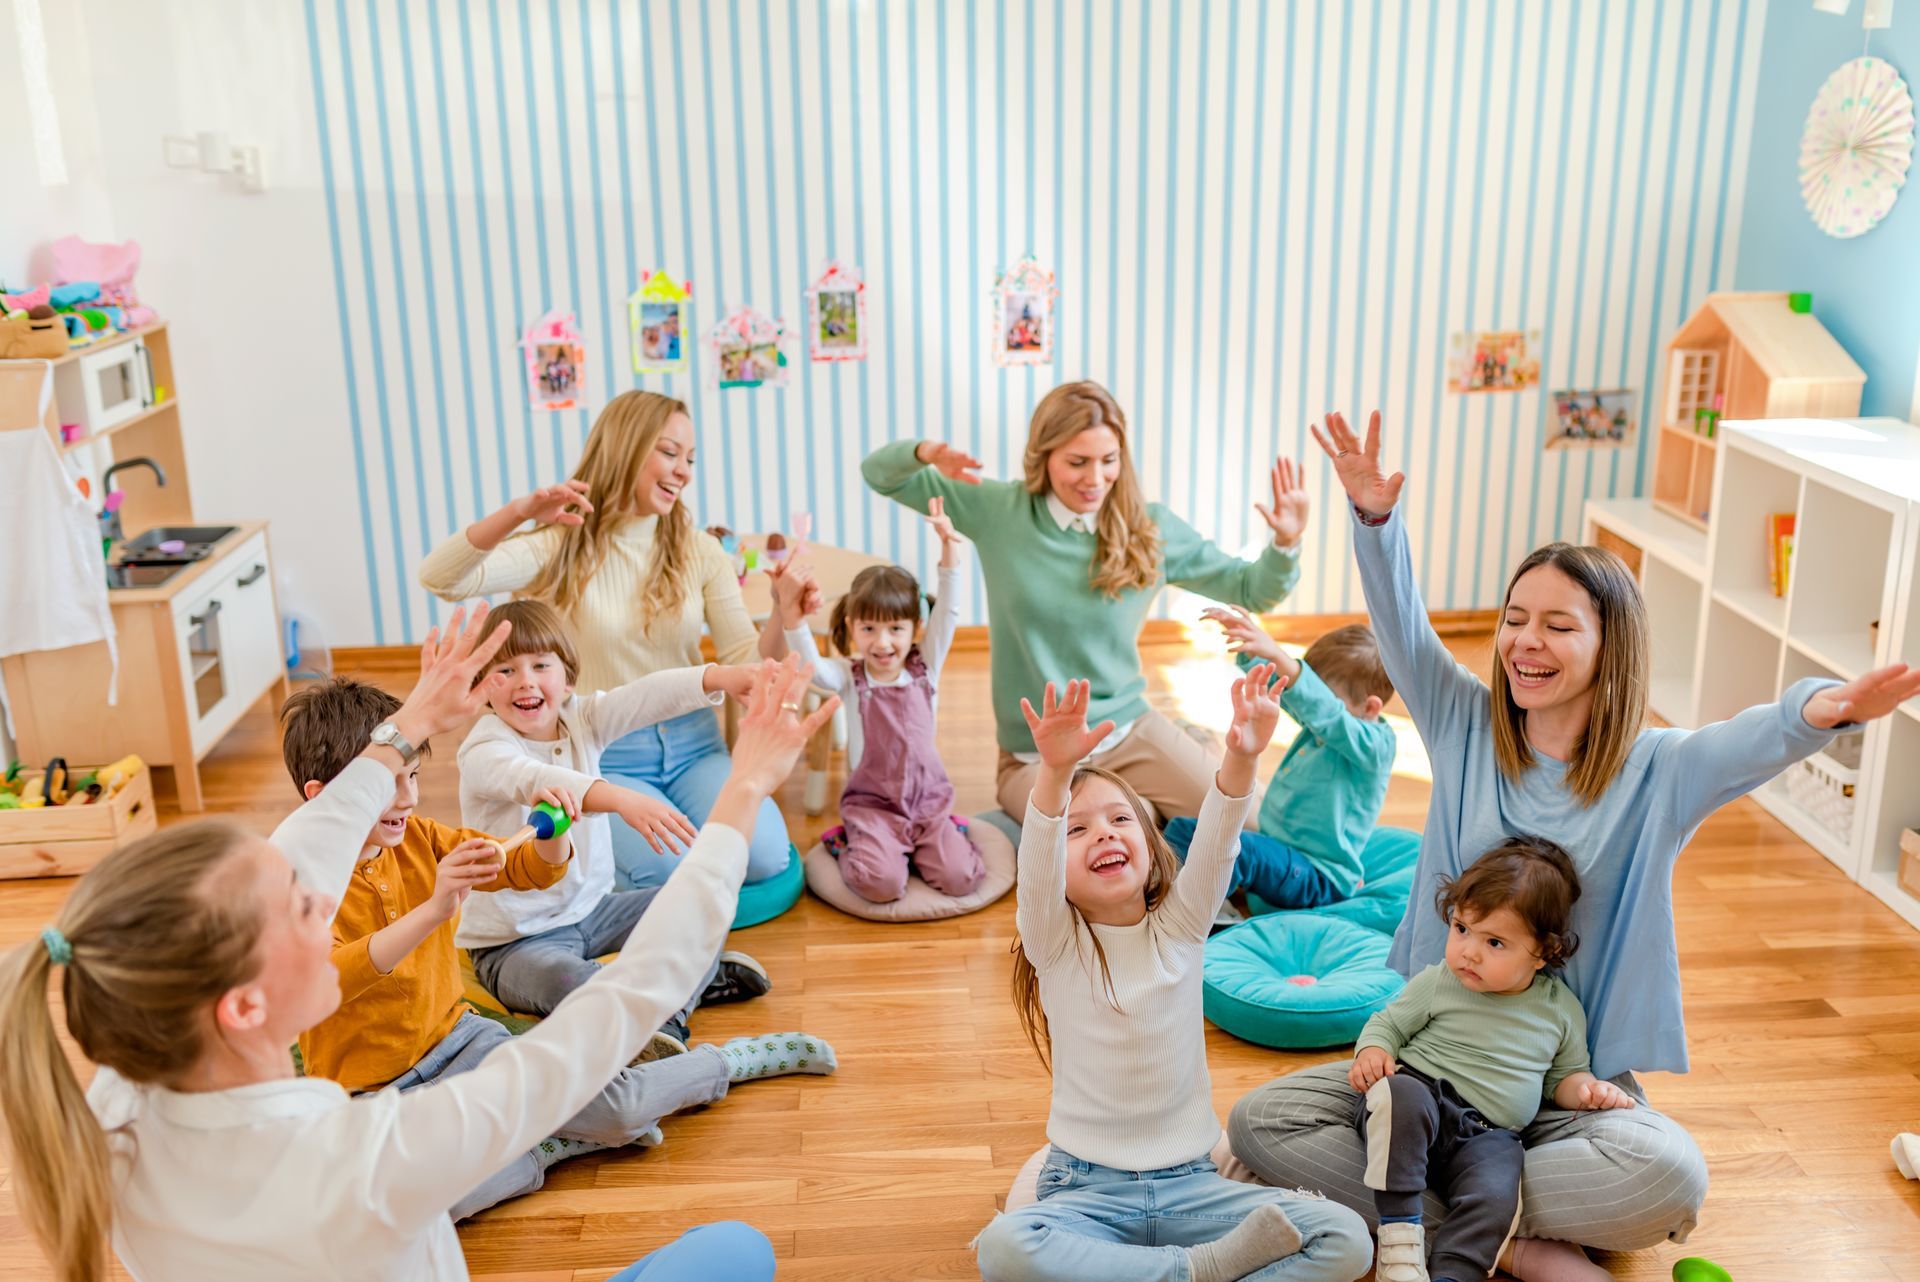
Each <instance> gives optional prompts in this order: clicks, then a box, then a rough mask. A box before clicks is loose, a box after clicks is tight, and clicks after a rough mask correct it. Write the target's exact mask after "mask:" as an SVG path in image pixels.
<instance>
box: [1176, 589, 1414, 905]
mask: <svg viewBox="0 0 1920 1282" xmlns="http://www.w3.org/2000/svg"><path fill="white" fill-rule="evenodd" d="M1206 617H1207V618H1209V619H1212V620H1213V621H1214V622H1215V623H1218V624H1219V625H1220V626H1221V627H1222V628H1224V629H1225V630H1226V633H1227V640H1228V644H1229V645H1230V646H1232V647H1233V648H1234V649H1235V650H1237V651H1238V652H1239V653H1238V660H1239V663H1240V666H1241V668H1242V669H1245V668H1248V667H1250V666H1252V665H1253V664H1254V663H1269V664H1272V665H1273V667H1274V668H1275V669H1276V670H1277V671H1278V672H1279V674H1280V675H1281V676H1282V677H1284V678H1285V679H1286V682H1287V684H1286V687H1285V689H1284V690H1283V691H1282V693H1281V695H1280V706H1281V708H1283V709H1285V711H1286V712H1287V715H1289V716H1291V717H1292V718H1293V719H1294V720H1295V721H1297V722H1298V723H1299V724H1300V733H1299V734H1298V735H1297V736H1295V738H1294V740H1293V742H1292V743H1291V744H1290V745H1288V747H1287V755H1286V756H1284V757H1283V758H1281V760H1280V768H1279V769H1278V770H1276V771H1275V772H1274V775H1273V779H1272V781H1271V782H1269V783H1268V784H1267V795H1266V796H1265V798H1263V799H1262V801H1261V803H1260V816H1259V819H1258V821H1257V823H1258V831H1255V832H1248V833H1242V834H1241V835H1240V857H1239V859H1238V861H1237V862H1236V863H1235V865H1234V881H1233V888H1234V889H1235V890H1239V889H1242V888H1244V889H1246V890H1250V891H1252V892H1253V893H1254V894H1256V895H1258V896H1260V898H1262V899H1264V900H1266V901H1267V902H1268V903H1269V904H1272V905H1273V906H1274V907H1275V908H1319V907H1322V906H1324V905H1326V904H1332V903H1338V902H1339V901H1340V900H1343V899H1351V898H1352V897H1353V895H1354V892H1356V891H1357V890H1359V889H1360V880H1361V875H1362V865H1361V858H1360V857H1361V852H1362V851H1364V850H1365V849H1366V846H1367V838H1368V837H1370V836H1372V835H1373V828H1374V824H1375V823H1377V822H1378V821H1379V818H1380V807H1381V806H1382V805H1384V804H1385V803H1386V800H1387V785H1388V783H1389V782H1391V780H1392V778H1393V758H1394V752H1395V748H1396V740H1395V738H1394V733H1393V727H1392V726H1390V725H1388V724H1387V723H1386V721H1385V720H1384V719H1383V718H1382V717H1381V715H1380V714H1381V710H1382V709H1383V708H1385V707H1386V703H1387V700H1388V699H1391V698H1392V697H1393V682H1392V681H1390V680H1389V679H1388V678H1387V670H1386V668H1385V667H1384V666H1383V665H1382V664H1381V662H1380V647H1379V646H1378V645H1377V644H1376V643H1375V641H1374V638H1373V630H1372V629H1370V628H1368V627H1367V626H1366V625H1365V624H1363V623H1356V624H1350V625H1349V626H1347V627H1344V628H1336V629H1334V630H1333V631H1332V632H1329V633H1327V634H1326V635H1325V636H1323V637H1321V638H1320V639H1319V640H1318V641H1315V642H1314V643H1313V645H1312V646H1311V647H1310V648H1309V649H1308V650H1307V653H1306V657H1305V658H1304V659H1296V658H1294V657H1293V656H1292V655H1290V654H1288V653H1287V652H1286V651H1285V650H1284V649H1282V648H1281V646H1280V644H1279V642H1277V641H1275V640H1274V639H1273V638H1272V637H1269V636H1268V635H1267V633H1266V630H1265V629H1264V628H1262V627H1261V626H1260V622H1259V620H1257V619H1255V618H1254V617H1253V616H1252V615H1250V614H1248V613H1247V612H1246V611H1245V610H1241V609H1231V610H1229V609H1222V608H1215V609H1210V610H1207V611H1206ZM1167 840H1168V842H1170V843H1171V844H1172V846H1173V848H1174V850H1175V851H1177V852H1179V853H1180V854H1181V855H1182V856H1183V857H1184V856H1185V854H1186V850H1187V844H1188V843H1189V842H1190V841H1192V840H1193V820H1191V819H1174V820H1172V821H1171V822H1169V823H1168V824H1167Z"/></svg>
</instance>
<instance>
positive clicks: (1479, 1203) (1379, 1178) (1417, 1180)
mask: <svg viewBox="0 0 1920 1282" xmlns="http://www.w3.org/2000/svg"><path fill="white" fill-rule="evenodd" d="M1354 1125H1355V1126H1357V1127H1358V1128H1359V1129H1360V1135H1361V1138H1363V1139H1364V1140H1365V1141H1366V1143H1367V1175H1366V1181H1367V1187H1368V1188H1370V1189H1372V1190H1374V1194H1373V1202H1374V1206H1375V1207H1376V1208H1377V1209H1378V1210H1379V1212H1380V1218H1381V1219H1383V1220H1385V1219H1408V1218H1414V1217H1417V1216H1419V1215H1420V1199H1421V1195H1422V1194H1423V1193H1425V1192H1426V1191H1427V1189H1428V1188H1429V1187H1431V1188H1432V1189H1433V1190H1434V1192H1436V1193H1439V1194H1441V1195H1442V1196H1443V1197H1445V1198H1446V1200H1447V1218H1446V1219H1445V1220H1443V1221H1441V1222H1440V1223H1439V1224H1437V1225H1434V1226H1433V1229H1432V1231H1431V1232H1430V1233H1429V1234H1428V1235H1427V1254H1428V1258H1429V1260H1430V1261H1431V1263H1430V1265H1429V1266H1428V1272H1430V1273H1431V1274H1432V1275H1433V1276H1434V1277H1435V1278H1436V1279H1438V1278H1453V1279H1458V1282H1467V1280H1468V1279H1474V1280H1475V1282H1478V1279H1480V1278H1484V1277H1486V1276H1487V1275H1488V1274H1490V1273H1492V1272H1493V1266H1494V1264H1495V1262H1496V1261H1497V1260H1498V1259H1499V1258H1500V1248H1501V1246H1502V1245H1504V1244H1505V1243H1506V1240H1507V1237H1508V1235H1509V1234H1511V1233H1512V1232H1513V1228H1514V1225H1515V1224H1516V1223H1517V1222H1518V1220H1519V1218H1520V1172H1521V1168H1522V1166H1523V1165H1524V1164H1525V1160H1526V1149H1525V1147H1523V1146H1522V1144H1521V1143H1520V1135H1519V1133H1518V1132H1517V1131H1509V1130H1506V1129H1504V1128H1502V1127H1498V1126H1495V1125H1494V1124H1493V1123H1492V1122H1490V1121H1488V1120H1487V1119H1486V1118H1485V1117H1483V1116H1481V1114H1480V1112H1479V1111H1478V1110H1477V1109H1475V1108H1474V1107H1473V1106H1472V1105H1470V1104H1468V1103H1467V1102H1466V1101H1465V1100H1464V1099H1462V1098H1461V1097H1460V1093H1459V1092H1458V1091H1456V1090H1455V1089H1454V1088H1453V1086H1452V1085H1451V1084H1450V1083H1448V1082H1444V1081H1436V1080H1435V1079H1433V1078H1431V1077H1428V1076H1427V1075H1426V1074H1425V1073H1422V1072H1420V1071H1419V1070H1417V1069H1412V1068H1409V1067H1407V1066H1406V1065H1405V1064H1402V1065H1400V1066H1399V1068H1398V1070H1397V1071H1395V1073H1394V1074H1393V1075H1392V1076H1391V1077H1383V1078H1381V1079H1380V1080H1379V1081H1377V1082H1375V1083H1374V1084H1373V1089H1371V1090H1369V1091H1368V1092H1367V1094H1366V1097H1365V1098H1364V1099H1363V1100H1362V1102H1361V1105H1360V1107H1359V1108H1358V1109H1357V1110H1355V1112H1354Z"/></svg>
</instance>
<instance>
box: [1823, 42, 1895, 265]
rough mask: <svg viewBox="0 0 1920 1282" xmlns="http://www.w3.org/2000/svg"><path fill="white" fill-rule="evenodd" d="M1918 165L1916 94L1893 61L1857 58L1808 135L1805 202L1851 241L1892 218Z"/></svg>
mask: <svg viewBox="0 0 1920 1282" xmlns="http://www.w3.org/2000/svg"><path fill="white" fill-rule="evenodd" d="M1912 160H1913V95H1912V94H1911V93H1909V92H1908V90H1907V82H1906V81H1904V80H1902V79H1901V78H1900V73H1899V72H1898V71H1895V70H1894V69H1893V66H1892V64H1890V63H1888V62H1887V61H1886V60H1885V59H1882V58H1855V59H1854V60H1853V61H1851V62H1847V63H1843V64H1841V66H1840V69H1839V70H1837V71H1835V72H1834V73H1833V74H1832V75H1831V76H1828V77H1827V82H1826V83H1825V84H1823V85H1821V86H1820V92H1819V93H1817V94H1815V95H1814V97H1813V106H1812V107H1811V108H1810V109H1809V110H1808V112H1807V123H1806V127H1805V128H1803V129H1802V130H1801V132H1800V199H1801V200H1803V201H1805V202H1806V206H1807V213H1808V214H1810V215H1812V217H1813V221H1814V225H1815V226H1817V227H1819V228H1820V230H1821V231H1823V232H1825V233H1827V235H1829V236H1833V237H1836V238H1838V239H1842V240H1844V239H1846V238H1848V237H1850V236H1858V235H1861V234H1862V233H1864V232H1868V231H1871V230H1872V229H1873V227H1874V225H1875V224H1877V223H1878V222H1879V221H1880V220H1881V219H1882V218H1885V217H1886V216H1887V211H1888V210H1890V209H1892V208H1893V202H1894V199H1895V198H1896V197H1897V196H1899V194H1900V187H1901V184H1903V183H1905V182H1906V181H1907V166H1908V165H1909V164H1910V163H1911V162H1912Z"/></svg>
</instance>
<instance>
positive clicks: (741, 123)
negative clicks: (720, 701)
mask: <svg viewBox="0 0 1920 1282" xmlns="http://www.w3.org/2000/svg"><path fill="white" fill-rule="evenodd" d="M708 12H709V9H708V8H705V7H703V8H702V9H701V10H700V40H701V47H702V49H703V51H704V49H705V46H706V37H707V14H708ZM727 13H728V16H729V17H730V19H731V21H732V26H733V29H734V31H735V32H738V31H739V30H740V0H727ZM760 31H761V35H762V36H763V37H764V36H765V35H766V28H765V27H764V26H763V27H762V28H761V29H760ZM740 44H741V42H740V41H739V40H737V39H734V40H729V41H727V58H728V61H729V64H730V67H731V71H732V74H733V164H734V182H735V183H736V184H738V186H737V189H736V190H735V192H734V199H735V200H737V201H739V207H740V209H742V210H748V209H752V208H753V197H752V194H751V193H752V191H753V188H752V186H751V185H750V184H749V182H748V180H747V106H746V102H745V96H746V83H747V82H746V79H745V78H744V77H743V76H742V75H741V74H740ZM707 65H708V67H709V69H711V67H712V65H713V64H712V63H711V62H709V63H708V64H707ZM767 163H768V164H769V165H771V164H772V163H773V155H772V153H771V152H769V153H768V156H767ZM768 185H769V187H771V185H772V184H771V183H769V184H768ZM768 199H769V200H771V199H772V195H771V192H769V195H768ZM719 205H720V202H719V201H718V200H716V201H714V207H715V208H716V209H717V208H719ZM739 222H740V299H739V301H740V302H742V303H745V304H747V305H748V306H751V307H753V309H754V310H755V311H758V312H762V313H764V314H766V315H768V316H774V315H776V314H777V313H778V312H779V311H780V310H781V309H779V308H777V307H770V306H768V305H766V304H765V303H763V302H761V301H760V299H759V298H758V297H757V291H756V290H755V288H754V286H755V284H756V282H755V281H754V278H753V220H752V219H751V218H742V219H740V220H739ZM778 243H779V242H778V240H777V239H775V238H773V237H769V238H768V244H769V245H777V244H778ZM774 275H775V277H776V278H778V276H779V267H778V265H777V264H776V265H775V267H774ZM745 399H746V402H747V456H748V457H752V456H753V455H755V454H757V453H758V452H759V449H760V398H759V397H758V396H754V395H752V394H750V393H749V394H747V395H746V396H745ZM776 399H780V400H784V399H785V398H784V397H781V398H776ZM727 457H728V459H729V460H732V459H733V458H736V457H738V456H737V455H735V454H734V453H733V452H732V451H731V450H729V451H728V452H727ZM727 472H728V475H729V476H736V475H738V474H739V473H740V472H745V473H746V474H747V478H748V485H747V492H748V493H749V494H750V495H751V496H752V503H753V506H752V508H751V509H749V511H748V514H747V515H746V516H745V517H744V518H743V517H740V516H738V515H735V514H736V513H738V512H739V505H738V503H737V502H736V503H734V504H731V505H729V507H728V514H729V515H730V516H733V518H734V524H735V525H737V526H739V527H740V528H742V529H762V530H778V529H782V528H784V527H785V525H786V522H784V521H774V522H773V523H772V524H769V523H768V520H769V517H768V512H767V505H766V503H765V502H764V501H763V498H762V495H761V493H760V490H761V478H762V476H763V475H764V474H765V472H766V469H765V468H763V467H746V468H732V467H729V468H728V469H727Z"/></svg>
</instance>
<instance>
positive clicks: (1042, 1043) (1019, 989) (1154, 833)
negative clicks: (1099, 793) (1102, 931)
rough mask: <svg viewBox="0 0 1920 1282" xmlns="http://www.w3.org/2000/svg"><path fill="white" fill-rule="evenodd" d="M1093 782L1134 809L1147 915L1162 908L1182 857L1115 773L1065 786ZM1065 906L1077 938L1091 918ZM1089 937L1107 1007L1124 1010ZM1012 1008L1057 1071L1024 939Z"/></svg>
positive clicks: (1078, 778) (1076, 788) (1016, 958)
mask: <svg viewBox="0 0 1920 1282" xmlns="http://www.w3.org/2000/svg"><path fill="white" fill-rule="evenodd" d="M1089 779H1104V780H1106V781H1107V782H1108V783H1110V784H1112V785H1113V786H1114V787H1115V788H1117V789H1119V790H1120V795H1121V796H1122V797H1125V798H1126V800H1127V804H1128V805H1129V806H1131V807H1132V808H1133V817H1134V819H1135V820H1136V821H1137V822H1138V823H1139V825H1140V828H1141V831H1143V832H1144V833H1146V837H1147V911H1148V912H1152V911H1153V910H1154V909H1155V908H1157V907H1159V905H1160V901H1161V900H1162V899H1165V898H1166V897H1167V892H1168V891H1169V890H1171V889H1172V888H1173V879H1174V878H1175V877H1178V876H1179V875H1180V858H1179V856H1177V855H1175V854H1174V853H1173V847H1172V846H1169V845H1168V844H1167V839H1166V837H1164V836H1163V835H1161V832H1160V829H1159V828H1157V827H1155V826H1154V824H1153V822H1152V819H1151V818H1150V816H1149V814H1148V811H1147V807H1146V803H1145V802H1143V801H1141V800H1140V794H1139V793H1137V792H1135V791H1134V790H1133V785H1132V784H1130V783H1128V782H1127V781H1126V780H1125V779H1122V778H1121V777H1120V776H1119V775H1117V774H1114V773H1113V772H1112V771H1111V770H1102V769H1100V768H1099V767H1098V766H1081V767H1080V768H1079V769H1078V770H1076V771H1074V772H1073V781H1072V782H1071V783H1070V784H1068V785H1067V795H1068V796H1069V797H1073V796H1078V795H1079V793H1080V789H1081V787H1082V786H1083V785H1085V784H1086V782H1087V780H1089ZM1067 907H1068V909H1070V910H1071V911H1072V913H1073V927H1074V932H1075V935H1076V943H1077V942H1078V941H1077V936H1078V933H1079V930H1080V928H1081V927H1082V926H1085V925H1086V924H1087V919H1086V918H1085V917H1084V916H1083V915H1081V912H1080V910H1079V909H1078V908H1077V907H1075V906H1074V904H1073V901H1072V900H1068V901H1067ZM1087 937H1088V938H1089V939H1090V940H1092V941H1093V955H1094V957H1095V958H1097V959H1098V960H1099V962H1100V982H1101V985H1102V986H1103V987H1104V988H1105V989H1106V991H1107V1002H1108V1004H1109V1005H1111V1006H1112V1007H1113V1008H1114V1009H1115V1010H1119V1009H1120V1000H1119V998H1118V997H1116V996H1115V995H1114V991H1113V971H1112V970H1111V969H1110V968H1109V967H1108V965H1107V950H1106V949H1105V948H1103V947H1102V946H1101V944H1100V936H1098V935H1096V934H1095V933H1094V932H1093V929H1092V928H1091V927H1088V929H1087ZM1013 1008H1014V1010H1015V1011H1016V1012H1018V1013H1019V1016H1020V1027H1021V1029H1022V1030H1023V1031H1024V1032H1025V1033H1026V1035H1027V1041H1028V1042H1029V1043H1031V1044H1032V1046H1033V1051H1034V1054H1036V1055H1038V1056H1039V1057H1040V1062H1041V1063H1042V1064H1044V1065H1046V1066H1047V1069H1048V1071H1049V1072H1051V1071H1052V1069H1053V1036H1052V1034H1051V1033H1050V1032H1049V1031H1048V1029H1047V1009H1046V1007H1045V1006H1043V1005H1042V1004H1041V1002H1040V972H1039V971H1037V970H1035V969H1034V968H1033V959H1032V958H1030V957H1028V956H1027V952H1026V949H1025V948H1024V947H1022V946H1021V943H1020V936H1019V935H1017V934H1016V935H1015V936H1014V937H1013Z"/></svg>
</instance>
